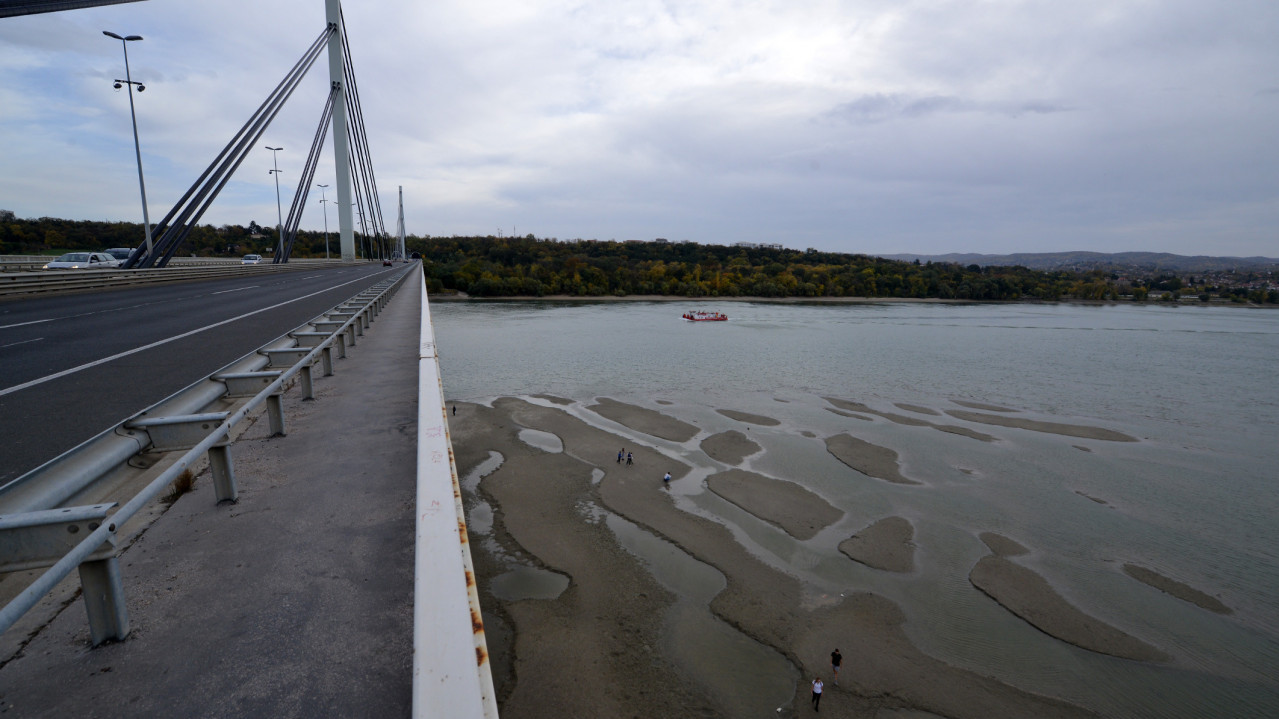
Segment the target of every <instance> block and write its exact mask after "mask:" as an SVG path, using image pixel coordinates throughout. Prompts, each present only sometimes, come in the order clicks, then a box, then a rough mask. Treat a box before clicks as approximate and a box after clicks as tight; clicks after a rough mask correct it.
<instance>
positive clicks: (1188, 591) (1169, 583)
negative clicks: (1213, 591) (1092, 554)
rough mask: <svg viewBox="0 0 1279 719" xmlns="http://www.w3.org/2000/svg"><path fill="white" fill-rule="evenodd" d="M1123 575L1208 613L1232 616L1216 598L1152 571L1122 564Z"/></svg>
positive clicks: (1231, 612) (1228, 608) (1228, 609)
mask: <svg viewBox="0 0 1279 719" xmlns="http://www.w3.org/2000/svg"><path fill="white" fill-rule="evenodd" d="M1124 573H1125V574H1127V575H1128V576H1130V577H1132V578H1133V579H1136V580H1137V581H1139V582H1141V583H1143V584H1149V585H1150V586H1152V587H1154V588H1155V589H1158V590H1159V591H1161V592H1164V593H1165V594H1171V595H1172V596H1174V597H1176V598H1178V599H1180V600H1182V601H1184V602H1190V603H1191V604H1193V605H1195V606H1197V607H1200V608H1202V609H1207V610H1208V611H1210V612H1216V613H1217V614H1234V610H1233V609H1231V608H1230V607H1227V606H1226V605H1225V604H1222V603H1221V600H1219V599H1217V598H1216V597H1214V596H1211V595H1209V594H1206V593H1204V592H1201V591H1199V590H1198V589H1195V588H1194V587H1191V586H1190V585H1188V584H1182V583H1181V582H1178V581H1177V580H1175V579H1170V578H1168V577H1165V576H1164V575H1162V574H1160V573H1159V572H1156V571H1155V570H1153V569H1146V568H1145V567H1141V566H1138V565H1136V564H1124Z"/></svg>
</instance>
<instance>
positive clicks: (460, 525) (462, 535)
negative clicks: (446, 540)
mask: <svg viewBox="0 0 1279 719" xmlns="http://www.w3.org/2000/svg"><path fill="white" fill-rule="evenodd" d="M457 534H458V539H460V540H461V541H462V544H470V543H471V538H470V537H469V536H467V534H466V522H465V521H463V520H461V519H459V520H457Z"/></svg>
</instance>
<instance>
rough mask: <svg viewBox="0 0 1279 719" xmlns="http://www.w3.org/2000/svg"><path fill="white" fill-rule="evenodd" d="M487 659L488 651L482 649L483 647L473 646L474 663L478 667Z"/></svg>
mask: <svg viewBox="0 0 1279 719" xmlns="http://www.w3.org/2000/svg"><path fill="white" fill-rule="evenodd" d="M488 660H489V653H488V652H486V651H484V647H476V648H475V665H476V666H478V667H482V666H484V662H487V661H488Z"/></svg>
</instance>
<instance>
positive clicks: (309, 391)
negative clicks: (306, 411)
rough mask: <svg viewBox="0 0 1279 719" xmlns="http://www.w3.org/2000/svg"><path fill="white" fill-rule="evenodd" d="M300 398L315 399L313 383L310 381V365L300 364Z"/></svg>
mask: <svg viewBox="0 0 1279 719" xmlns="http://www.w3.org/2000/svg"><path fill="white" fill-rule="evenodd" d="M301 376H302V399H303V400H304V401H305V400H309V399H315V384H314V383H313V382H312V381H311V365H309V364H304V365H302V371H301Z"/></svg>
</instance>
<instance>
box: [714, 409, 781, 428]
mask: <svg viewBox="0 0 1279 719" xmlns="http://www.w3.org/2000/svg"><path fill="white" fill-rule="evenodd" d="M715 411H716V412H719V413H720V414H722V415H724V416H725V417H728V418H729V419H735V420H737V421H738V422H745V423H746V424H757V425H759V426H761V427H776V426H777V425H779V424H781V421H779V420H776V419H773V418H772V417H765V416H764V415H761V414H750V413H749V412H738V411H736V410H732V409H717V410H715Z"/></svg>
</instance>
